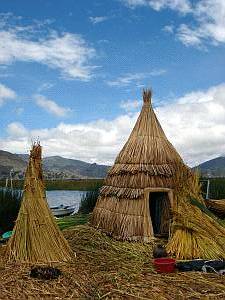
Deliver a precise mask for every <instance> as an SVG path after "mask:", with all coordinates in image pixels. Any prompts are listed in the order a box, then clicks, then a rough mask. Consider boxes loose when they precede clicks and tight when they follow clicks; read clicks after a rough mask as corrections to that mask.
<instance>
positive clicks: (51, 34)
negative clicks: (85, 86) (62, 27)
mask: <svg viewBox="0 0 225 300" xmlns="http://www.w3.org/2000/svg"><path fill="white" fill-rule="evenodd" d="M7 22H9V21H8V20H7ZM7 22H6V21H5V22H4V24H3V25H4V26H3V25H2V26H0V41H1V43H0V64H2V65H8V64H12V63H13V62H16V61H23V62H36V63H40V64H43V65H46V66H48V67H50V68H52V69H57V70H59V71H60V72H61V74H62V75H63V76H64V77H65V78H69V79H80V80H89V79H90V78H91V77H92V71H93V68H94V66H92V65H91V64H90V61H91V59H93V58H94V57H95V55H96V52H95V50H94V49H93V48H92V47H90V46H89V45H88V44H87V42H86V41H85V40H84V39H83V38H82V37H81V36H80V35H78V34H72V33H69V32H62V33H59V32H56V31H52V30H49V31H47V29H46V28H45V31H44V29H43V30H42V27H41V26H40V25H39V27H38V29H39V31H38V33H37V32H36V31H35V30H34V29H33V27H32V26H27V27H22V26H19V25H17V26H14V27H11V25H10V24H8V23H7ZM36 26H37V24H36ZM40 28H41V29H40ZM37 37H40V38H37Z"/></svg>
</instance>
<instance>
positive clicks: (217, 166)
mask: <svg viewBox="0 0 225 300" xmlns="http://www.w3.org/2000/svg"><path fill="white" fill-rule="evenodd" d="M195 169H198V170H199V171H200V172H201V174H202V176H205V177H225V157H223V156H221V157H217V158H214V159H211V160H208V161H206V162H204V163H202V164H200V165H198V166H196V167H195Z"/></svg>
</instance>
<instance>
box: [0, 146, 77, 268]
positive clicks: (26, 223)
mask: <svg viewBox="0 0 225 300" xmlns="http://www.w3.org/2000/svg"><path fill="white" fill-rule="evenodd" d="M41 151H42V149H41V146H40V145H39V144H34V145H33V147H32V150H31V152H30V159H29V162H28V166H27V170H26V175H25V181H24V192H23V198H22V203H21V208H20V211H19V214H18V217H17V220H16V224H15V227H14V229H13V234H12V236H11V238H10V240H9V242H8V244H7V249H6V258H7V260H8V261H11V262H25V263H36V264H38V263H41V264H51V263H58V262H68V261H71V260H72V258H73V257H74V253H73V251H72V250H71V248H70V247H69V244H68V243H67V241H66V239H65V238H64V237H63V234H62V232H61V231H60V229H59V228H58V225H57V224H56V222H55V219H54V217H53V215H52V213H51V210H50V208H49V206H48V203H47V200H46V194H45V187H44V181H43V174H42V164H41Z"/></svg>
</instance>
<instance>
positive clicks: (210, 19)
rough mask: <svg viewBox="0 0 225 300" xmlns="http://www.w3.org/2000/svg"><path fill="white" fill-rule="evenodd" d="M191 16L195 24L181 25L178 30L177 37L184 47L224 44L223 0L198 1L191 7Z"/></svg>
mask: <svg viewBox="0 0 225 300" xmlns="http://www.w3.org/2000/svg"><path fill="white" fill-rule="evenodd" d="M192 14H193V17H194V18H195V20H196V22H197V24H196V25H194V26H189V25H181V26H180V27H179V28H178V37H179V38H180V40H181V41H182V42H183V43H184V44H185V45H188V46H189V45H194V46H195V45H199V44H200V43H204V42H211V43H213V44H214V45H218V44H220V43H225V1H224V0H200V1H198V2H197V3H196V5H195V6H194V7H193V10H192Z"/></svg>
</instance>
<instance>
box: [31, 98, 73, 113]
mask: <svg viewBox="0 0 225 300" xmlns="http://www.w3.org/2000/svg"><path fill="white" fill-rule="evenodd" d="M34 98H35V100H36V104H37V105H38V106H40V107H41V108H43V109H44V110H46V111H47V112H49V113H51V114H53V115H55V116H57V117H66V116H67V115H68V114H69V113H70V112H71V109H70V108H67V107H62V106H60V105H58V104H57V103H56V102H55V101H53V100H50V99H47V98H46V97H45V96H42V95H35V96H34Z"/></svg>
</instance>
